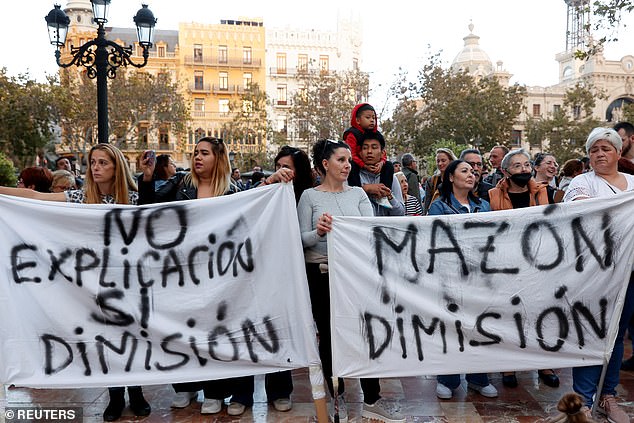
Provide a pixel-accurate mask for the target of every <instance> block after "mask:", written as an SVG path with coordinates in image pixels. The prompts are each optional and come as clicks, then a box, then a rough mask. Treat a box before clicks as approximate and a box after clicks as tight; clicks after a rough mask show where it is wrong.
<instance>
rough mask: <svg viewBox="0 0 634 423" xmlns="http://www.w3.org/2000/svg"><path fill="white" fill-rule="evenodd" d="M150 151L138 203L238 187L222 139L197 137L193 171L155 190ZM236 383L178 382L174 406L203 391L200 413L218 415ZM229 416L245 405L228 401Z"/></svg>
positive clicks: (210, 194) (215, 194) (205, 195)
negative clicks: (232, 177) (232, 179)
mask: <svg viewBox="0 0 634 423" xmlns="http://www.w3.org/2000/svg"><path fill="white" fill-rule="evenodd" d="M147 153H148V151H146V152H145V153H144V155H143V159H142V160H141V164H140V168H141V170H142V171H143V178H141V181H140V187H139V192H140V198H139V204H150V203H164V202H170V201H180V200H196V199H198V198H211V197H219V196H221V195H226V194H232V193H234V192H237V191H239V189H238V188H237V187H236V186H235V185H233V184H232V183H231V182H230V179H231V166H230V164H229V154H228V152H227V148H226V146H225V144H224V142H223V141H222V139H220V138H214V137H203V138H201V139H199V140H198V142H197V143H196V147H195V148H194V154H193V155H192V159H191V165H190V166H191V171H190V172H186V173H176V175H174V176H173V177H171V178H170V179H168V180H167V182H165V183H164V184H163V185H161V186H160V187H159V188H158V189H156V190H155V187H154V183H155V181H154V179H153V174H154V168H155V163H154V160H151V159H150V158H148V154H147ZM234 384H235V382H234V380H232V379H218V380H206V381H200V382H188V383H176V384H173V385H172V386H173V387H174V391H176V396H175V397H174V399H173V401H172V408H185V407H187V406H189V404H190V403H191V402H192V400H194V399H195V398H197V396H198V391H200V390H202V391H203V393H204V395H205V399H204V401H203V405H202V407H201V409H200V413H201V414H216V413H219V412H220V411H221V410H222V404H223V401H224V399H225V398H227V397H229V396H230V395H231V388H232V386H233V385H234ZM227 412H228V413H229V414H230V415H240V414H242V413H243V412H244V406H242V407H240V406H238V405H235V404H229V408H228V409H227Z"/></svg>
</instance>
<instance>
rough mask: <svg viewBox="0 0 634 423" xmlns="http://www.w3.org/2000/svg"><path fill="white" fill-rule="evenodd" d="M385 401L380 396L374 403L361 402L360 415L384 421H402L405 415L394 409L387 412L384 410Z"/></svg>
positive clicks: (402, 422)
mask: <svg viewBox="0 0 634 423" xmlns="http://www.w3.org/2000/svg"><path fill="white" fill-rule="evenodd" d="M386 408H387V407H386V402H385V400H384V399H383V398H380V399H379V400H378V401H377V402H375V403H374V404H372V405H370V404H366V403H365V402H364V403H363V410H362V411H361V416H362V417H365V418H366V419H371V420H378V421H381V422H385V423H404V422H405V416H403V415H402V414H401V413H398V412H396V411H393V412H389V411H387V410H386Z"/></svg>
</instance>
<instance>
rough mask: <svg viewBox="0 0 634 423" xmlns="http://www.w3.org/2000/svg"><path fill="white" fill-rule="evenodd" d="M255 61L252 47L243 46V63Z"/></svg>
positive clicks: (248, 63) (247, 63)
mask: <svg viewBox="0 0 634 423" xmlns="http://www.w3.org/2000/svg"><path fill="white" fill-rule="evenodd" d="M252 62H253V56H252V52H251V47H243V48H242V63H243V64H245V65H250V64H251V63H252Z"/></svg>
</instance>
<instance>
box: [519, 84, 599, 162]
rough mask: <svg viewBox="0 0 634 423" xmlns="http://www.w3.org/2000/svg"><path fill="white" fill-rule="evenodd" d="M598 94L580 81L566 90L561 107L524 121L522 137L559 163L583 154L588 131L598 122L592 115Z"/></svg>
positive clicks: (597, 124)
mask: <svg viewBox="0 0 634 423" xmlns="http://www.w3.org/2000/svg"><path fill="white" fill-rule="evenodd" d="M602 95H603V94H602V93H601V92H597V90H596V89H595V88H594V87H592V86H584V85H582V84H577V85H575V86H574V87H573V88H570V89H568V90H567V91H566V95H565V97H564V102H563V106H564V107H562V108H561V109H559V110H556V111H554V112H553V113H552V114H551V115H550V116H548V117H546V118H539V119H531V120H529V121H528V122H527V124H526V137H527V139H528V141H529V143H530V145H531V147H532V148H537V149H539V150H540V151H548V152H549V153H551V154H553V155H554V156H555V157H556V158H557V161H559V162H560V163H564V162H565V161H566V160H569V159H574V158H580V157H583V156H585V140H586V138H587V137H588V134H589V133H590V131H591V130H592V129H593V128H595V127H597V126H600V125H601V124H602V122H601V121H599V120H597V119H595V118H593V117H592V109H593V107H594V105H595V101H596V98H600V97H601V96H602Z"/></svg>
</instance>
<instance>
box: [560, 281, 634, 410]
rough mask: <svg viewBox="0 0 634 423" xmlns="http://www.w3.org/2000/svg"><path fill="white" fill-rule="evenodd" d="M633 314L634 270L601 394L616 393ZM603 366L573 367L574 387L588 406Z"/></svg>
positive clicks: (594, 392)
mask: <svg viewBox="0 0 634 423" xmlns="http://www.w3.org/2000/svg"><path fill="white" fill-rule="evenodd" d="M632 314H634V272H632V274H631V275H630V281H629V283H628V285H627V291H626V293H625V301H624V302H623V310H622V311H621V318H620V319H619V331H618V333H617V335H616V340H615V341H614V348H613V349H612V355H611V356H610V361H608V369H607V371H606V372H605V379H604V380H603V387H602V389H601V395H616V386H617V385H618V384H619V371H620V369H621V361H623V338H624V336H625V330H626V329H627V327H628V325H629V323H630V319H631V318H632ZM602 368H603V366H584V367H574V368H573V369H572V389H573V390H574V391H575V392H576V393H578V394H579V395H581V397H582V398H583V400H584V401H585V403H586V405H587V406H588V407H591V406H592V397H593V396H594V395H595V394H596V393H597V386H598V385H599V379H601V369H602Z"/></svg>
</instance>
